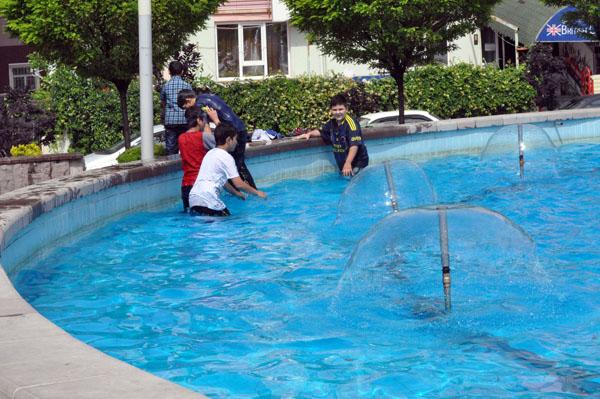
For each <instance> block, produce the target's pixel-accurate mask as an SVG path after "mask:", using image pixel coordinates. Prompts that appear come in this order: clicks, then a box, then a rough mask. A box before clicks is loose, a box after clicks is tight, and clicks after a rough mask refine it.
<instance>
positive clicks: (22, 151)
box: [10, 143, 42, 157]
mask: <svg viewBox="0 0 600 399" xmlns="http://www.w3.org/2000/svg"><path fill="white" fill-rule="evenodd" d="M10 155H11V156H13V157H37V156H40V155H42V148H41V147H40V146H39V145H37V144H36V143H29V144H19V145H15V146H12V147H11V149H10Z"/></svg>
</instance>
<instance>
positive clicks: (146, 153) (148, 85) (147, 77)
mask: <svg viewBox="0 0 600 399" xmlns="http://www.w3.org/2000/svg"><path fill="white" fill-rule="evenodd" d="M138 25H139V30H138V32H139V53H140V134H141V136H142V162H144V163H147V162H153V161H154V132H153V127H152V125H153V119H154V118H153V106H152V6H151V2H150V0H138Z"/></svg>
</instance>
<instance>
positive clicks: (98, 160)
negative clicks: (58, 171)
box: [83, 125, 165, 170]
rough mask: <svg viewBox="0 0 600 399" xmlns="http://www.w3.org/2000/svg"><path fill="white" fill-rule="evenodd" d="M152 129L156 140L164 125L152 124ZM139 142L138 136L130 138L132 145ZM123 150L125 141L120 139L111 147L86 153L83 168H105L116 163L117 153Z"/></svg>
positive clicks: (119, 153)
mask: <svg viewBox="0 0 600 399" xmlns="http://www.w3.org/2000/svg"><path fill="white" fill-rule="evenodd" d="M153 131H154V141H155V142H156V141H157V136H159V137H160V136H161V135H162V134H163V133H164V131H165V127H164V126H163V125H154V129H153ZM141 142H142V138H141V137H139V136H138V137H136V138H135V139H133V140H131V146H132V147H135V146H138V145H140V143H141ZM124 152H125V142H124V141H120V142H118V143H117V144H115V145H113V146H112V147H110V148H107V149H106V150H103V151H97V152H93V153H91V154H88V155H86V156H85V157H83V159H84V161H85V170H92V169H99V168H105V167H107V166H112V165H116V164H118V162H117V158H118V157H119V155H121V154H122V153H124Z"/></svg>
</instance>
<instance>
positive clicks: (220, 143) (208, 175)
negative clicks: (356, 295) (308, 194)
mask: <svg viewBox="0 0 600 399" xmlns="http://www.w3.org/2000/svg"><path fill="white" fill-rule="evenodd" d="M215 142H216V145H217V147H216V148H213V149H212V150H210V151H208V153H206V155H205V156H204V160H203V161H202V165H201V166H200V172H199V173H198V177H197V178H196V182H195V183H194V186H193V187H192V191H190V207H191V208H190V209H191V211H190V213H191V214H196V215H205V216H229V215H230V212H229V210H228V209H227V207H226V206H225V203H223V201H222V200H221V191H222V190H223V188H225V190H227V191H228V192H229V193H231V194H233V195H235V196H236V197H238V198H241V199H246V196H245V195H244V194H243V193H241V192H240V191H238V190H242V191H245V192H247V193H249V194H253V195H256V196H258V197H260V198H267V194H265V193H264V192H263V191H260V190H257V189H255V188H254V187H252V186H251V185H250V184H248V183H246V182H245V181H243V180H242V179H241V178H240V175H239V173H238V170H237V168H236V166H235V161H234V159H233V157H232V156H231V154H230V152H231V151H233V150H234V149H235V147H236V145H237V132H236V130H235V129H234V128H233V126H231V125H229V124H226V123H221V124H220V125H218V126H217V127H216V129H215ZM228 180H230V181H231V183H229V182H228ZM232 184H233V186H232Z"/></svg>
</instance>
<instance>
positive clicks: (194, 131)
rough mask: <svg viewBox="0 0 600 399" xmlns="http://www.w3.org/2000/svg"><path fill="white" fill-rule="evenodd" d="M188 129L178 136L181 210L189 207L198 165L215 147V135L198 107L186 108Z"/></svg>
mask: <svg viewBox="0 0 600 399" xmlns="http://www.w3.org/2000/svg"><path fill="white" fill-rule="evenodd" d="M185 117H186V118H187V121H188V130H187V131H186V132H185V133H183V134H182V135H180V136H179V139H178V144H179V152H180V155H181V168H182V169H183V179H182V180H181V201H182V202H183V211H184V212H187V211H188V209H189V207H190V202H189V197H190V191H191V190H192V186H193V185H194V182H195V181H196V177H198V172H199V171H200V165H201V164H202V160H203V159H204V156H205V155H206V153H207V152H208V150H210V149H213V148H215V137H214V136H213V134H212V131H211V129H210V126H209V125H208V123H206V119H207V115H206V113H205V112H204V111H202V110H201V109H200V108H192V109H188V110H187V111H186V113H185Z"/></svg>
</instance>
